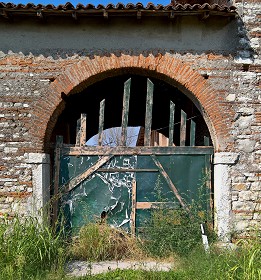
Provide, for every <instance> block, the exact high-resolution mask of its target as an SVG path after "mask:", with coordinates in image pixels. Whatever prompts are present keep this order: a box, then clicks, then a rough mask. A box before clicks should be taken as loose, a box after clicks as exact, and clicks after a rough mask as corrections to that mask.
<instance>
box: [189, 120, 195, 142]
mask: <svg viewBox="0 0 261 280" xmlns="http://www.w3.org/2000/svg"><path fill="white" fill-rule="evenodd" d="M195 135H196V123H195V122H194V121H193V120H191V122H190V146H195Z"/></svg>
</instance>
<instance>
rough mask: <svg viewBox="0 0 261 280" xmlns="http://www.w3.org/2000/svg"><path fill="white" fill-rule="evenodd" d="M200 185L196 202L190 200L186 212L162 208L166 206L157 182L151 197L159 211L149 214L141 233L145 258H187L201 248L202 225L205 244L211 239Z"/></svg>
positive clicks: (206, 201)
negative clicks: (147, 254) (205, 237)
mask: <svg viewBox="0 0 261 280" xmlns="http://www.w3.org/2000/svg"><path fill="white" fill-rule="evenodd" d="M204 182H207V179H204ZM204 182H203V183H202V186H201V187H200V188H199V190H198V193H197V198H198V199H197V200H194V199H192V200H191V202H190V204H189V206H188V209H185V208H175V209H173V208H169V207H168V206H165V205H169V204H168V201H167V200H166V199H164V198H163V195H162V189H161V183H160V181H159V180H157V183H156V186H155V196H156V197H157V201H159V202H161V203H160V204H159V207H157V208H155V209H152V210H151V218H150V219H149V220H148V221H147V223H146V226H145V227H144V229H143V233H142V237H143V239H144V240H145V242H144V244H145V249H146V250H147V252H148V253H149V254H151V255H152V256H156V257H166V256H169V255H173V254H178V255H179V256H184V255H186V254H188V253H189V252H191V251H192V250H193V249H194V248H197V247H199V246H200V245H201V244H202V237H201V230H200V224H204V226H205V228H206V230H207V233H208V234H207V235H208V238H209V240H210V241H213V240H214V239H215V234H214V231H213V230H212V217H211V215H212V214H211V211H207V205H209V204H210V202H209V193H206V191H205V190H204V188H205V189H206V188H207V187H206V186H205V183H204ZM184 196H185V197H186V196H188V194H187V195H184ZM164 203H165V204H164Z"/></svg>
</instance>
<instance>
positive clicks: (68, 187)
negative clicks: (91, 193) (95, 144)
mask: <svg viewBox="0 0 261 280" xmlns="http://www.w3.org/2000/svg"><path fill="white" fill-rule="evenodd" d="M112 157H113V155H105V156H103V157H102V158H100V159H98V160H97V161H96V163H95V164H93V165H92V166H91V167H90V168H88V169H87V170H85V171H84V172H83V173H81V174H80V175H78V176H76V177H74V178H73V179H71V180H70V181H69V182H67V183H66V184H65V185H64V189H65V192H69V191H71V190H72V189H74V188H75V187H76V186H77V185H79V184H80V183H81V182H82V181H83V180H85V179H86V178H87V177H89V176H90V175H92V174H93V173H94V172H95V171H96V170H97V169H99V168H100V167H101V166H102V165H104V164H105V163H106V162H107V161H108V160H110V159H111V158H112Z"/></svg>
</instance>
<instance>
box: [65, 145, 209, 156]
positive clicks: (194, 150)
mask: <svg viewBox="0 0 261 280" xmlns="http://www.w3.org/2000/svg"><path fill="white" fill-rule="evenodd" d="M104 154H112V155H119V156H120V155H152V154H155V155H176V154H177V155H190V154H197V155H198V154H201V155H204V154H210V155H211V154H213V147H207V146H195V147H190V146H186V147H180V146H174V147H143V146H141V147H102V146H101V147H90V146H85V147H74V146H70V145H64V146H63V149H62V155H64V156H66V155H67V156H80V155H82V156H90V155H101V156H102V155H104Z"/></svg>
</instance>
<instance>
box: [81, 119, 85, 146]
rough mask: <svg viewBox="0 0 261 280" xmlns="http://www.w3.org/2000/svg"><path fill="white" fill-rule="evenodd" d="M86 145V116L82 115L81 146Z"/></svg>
mask: <svg viewBox="0 0 261 280" xmlns="http://www.w3.org/2000/svg"><path fill="white" fill-rule="evenodd" d="M85 144H86V114H81V128H80V146H85Z"/></svg>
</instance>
